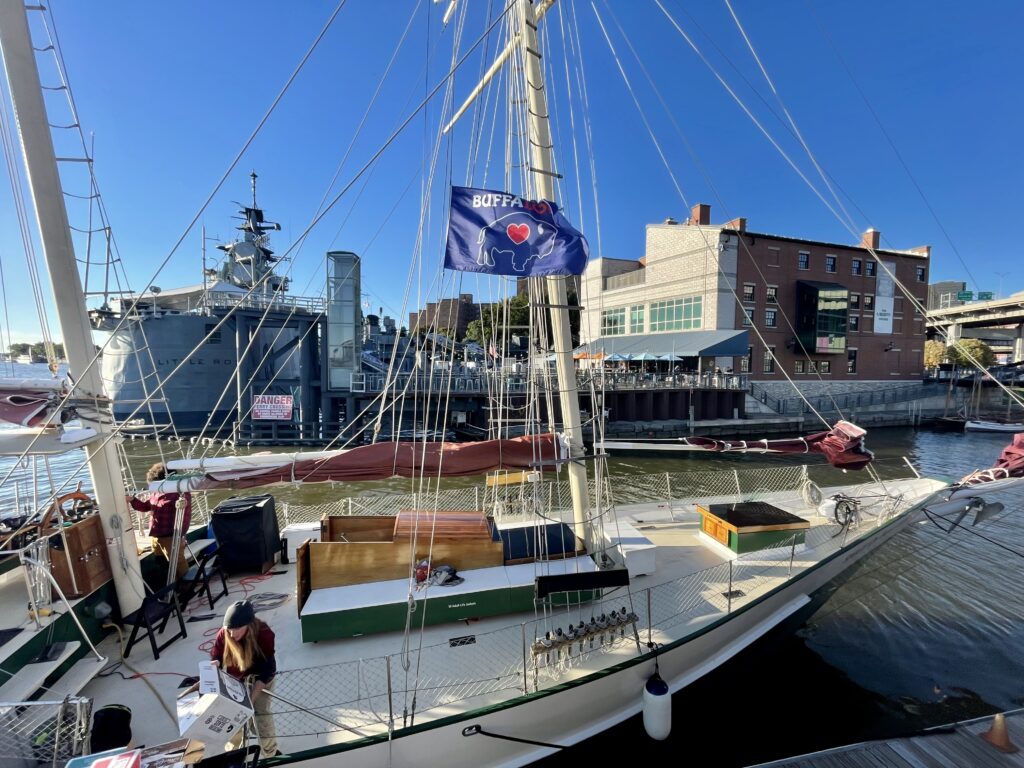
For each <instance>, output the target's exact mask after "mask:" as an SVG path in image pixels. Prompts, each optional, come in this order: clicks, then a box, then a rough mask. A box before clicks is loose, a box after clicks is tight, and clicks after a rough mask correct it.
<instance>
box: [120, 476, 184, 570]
mask: <svg viewBox="0 0 1024 768" xmlns="http://www.w3.org/2000/svg"><path fill="white" fill-rule="evenodd" d="M166 477H167V466H166V465H165V464H164V463H163V462H157V463H156V464H154V465H153V466H152V467H150V468H149V471H148V472H146V482H148V483H155V482H157V481H160V480H163V479H165V478H166ZM181 496H184V501H185V510H184V514H183V516H182V520H181V530H180V535H181V541H180V542H179V545H178V570H177V577H178V578H180V577H182V576H184V575H185V571H187V570H188V565H187V564H186V563H185V533H186V532H187V531H188V527H189V525H191V523H192V494H191V493H185V494H180V493H151V494H150V495H149V498H148V499H146V500H145V501H140V500H139V499H137V498H135V497H134V496H129V497H128V503H129V504H131V506H132V509H134V510H135V511H136V512H150V513H152V514H151V517H150V520H149V539H150V543H151V544H152V546H153V551H154V552H158V553H159V554H161V555H163V557H164V558H165V559H166V560H167V562H168V563H170V562H171V552H173V551H174V520H175V517H176V516H177V513H178V508H177V505H178V499H179V497H181Z"/></svg>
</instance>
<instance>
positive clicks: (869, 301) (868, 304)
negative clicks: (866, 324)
mask: <svg viewBox="0 0 1024 768" xmlns="http://www.w3.org/2000/svg"><path fill="white" fill-rule="evenodd" d="M874 308H875V297H874V295H873V294H870V293H865V294H864V311H865V312H871V311H873V310H874Z"/></svg>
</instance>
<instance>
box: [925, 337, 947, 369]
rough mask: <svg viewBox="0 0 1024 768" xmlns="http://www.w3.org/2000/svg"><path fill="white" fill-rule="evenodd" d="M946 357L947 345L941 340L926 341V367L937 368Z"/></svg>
mask: <svg viewBox="0 0 1024 768" xmlns="http://www.w3.org/2000/svg"><path fill="white" fill-rule="evenodd" d="M945 359H946V345H945V344H943V343H942V342H941V341H926V342H925V343H924V367H925V368H936V367H937V366H938V365H939V364H940V363H941V362H942V361H943V360H945Z"/></svg>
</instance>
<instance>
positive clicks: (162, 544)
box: [149, 536, 188, 579]
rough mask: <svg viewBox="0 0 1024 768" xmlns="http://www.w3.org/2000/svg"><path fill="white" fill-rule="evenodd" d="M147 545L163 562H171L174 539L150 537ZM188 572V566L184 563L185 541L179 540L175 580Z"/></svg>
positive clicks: (171, 537)
mask: <svg viewBox="0 0 1024 768" xmlns="http://www.w3.org/2000/svg"><path fill="white" fill-rule="evenodd" d="M149 543H150V545H151V546H152V547H153V551H154V552H156V553H157V554H159V555H161V556H162V557H163V558H164V560H166V561H167V562H168V564H170V562H171V550H172V549H174V537H173V536H159V537H158V536H151V537H150V538H149ZM187 570H188V565H187V564H186V563H185V539H182V540H181V546H179V547H178V573H177V575H176V577H175V578H178V579H180V578H181V577H182V576H184V575H185V571H187Z"/></svg>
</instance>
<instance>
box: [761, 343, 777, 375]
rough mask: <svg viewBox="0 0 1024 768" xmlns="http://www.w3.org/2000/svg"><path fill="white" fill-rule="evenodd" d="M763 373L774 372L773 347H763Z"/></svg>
mask: <svg viewBox="0 0 1024 768" xmlns="http://www.w3.org/2000/svg"><path fill="white" fill-rule="evenodd" d="M761 371H762V372H763V373H775V347H765V348H764V364H763V365H762V366H761Z"/></svg>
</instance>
